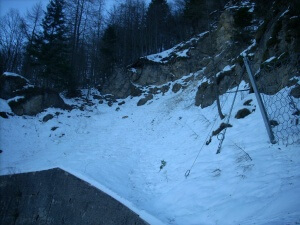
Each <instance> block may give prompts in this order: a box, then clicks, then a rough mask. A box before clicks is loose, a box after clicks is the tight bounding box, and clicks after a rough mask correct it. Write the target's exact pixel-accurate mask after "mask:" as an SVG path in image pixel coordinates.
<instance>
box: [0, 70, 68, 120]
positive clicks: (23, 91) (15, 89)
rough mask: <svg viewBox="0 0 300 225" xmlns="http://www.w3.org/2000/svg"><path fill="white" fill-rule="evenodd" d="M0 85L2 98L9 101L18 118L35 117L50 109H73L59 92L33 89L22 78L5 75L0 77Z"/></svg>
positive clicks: (14, 75)
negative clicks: (24, 116)
mask: <svg viewBox="0 0 300 225" xmlns="http://www.w3.org/2000/svg"><path fill="white" fill-rule="evenodd" d="M0 85H1V96H0V97H1V98H3V99H6V100H8V102H9V103H8V104H9V106H10V108H11V110H12V111H13V112H14V113H15V114H16V115H18V116H21V115H30V116H33V115H36V114H37V113H40V112H42V111H44V110H45V109H46V108H49V107H54V108H61V109H71V107H70V106H68V105H66V104H65V102H64V101H63V100H62V98H61V97H60V96H59V94H58V93H57V92H55V91H52V90H46V89H42V88H37V87H33V86H32V85H30V84H29V82H28V81H27V80H26V79H25V78H24V77H22V76H19V75H16V74H10V73H4V74H3V75H2V76H0Z"/></svg>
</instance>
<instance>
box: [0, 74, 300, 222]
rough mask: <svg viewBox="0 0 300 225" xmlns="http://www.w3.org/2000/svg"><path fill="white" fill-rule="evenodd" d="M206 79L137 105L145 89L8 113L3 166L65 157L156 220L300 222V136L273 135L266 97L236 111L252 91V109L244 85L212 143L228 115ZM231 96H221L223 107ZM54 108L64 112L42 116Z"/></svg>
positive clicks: (2, 125) (24, 166)
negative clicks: (119, 100)
mask: <svg viewBox="0 0 300 225" xmlns="http://www.w3.org/2000/svg"><path fill="white" fill-rule="evenodd" d="M190 76H194V75H193V74H191V75H190ZM185 78H186V77H185ZM196 80H197V78H196ZM200 82H201V80H199V81H194V82H193V83H191V85H189V87H188V88H186V89H184V90H181V91H179V92H178V93H176V94H174V93H172V92H171V91H169V92H167V93H165V94H164V96H162V95H161V94H158V95H155V97H154V99H153V101H152V102H148V104H147V105H144V106H142V107H137V106H136V103H137V101H138V100H139V99H138V98H132V99H130V98H128V99H126V100H125V102H126V103H125V104H122V105H117V104H115V105H113V106H112V107H109V106H107V105H106V104H101V105H98V104H95V105H93V106H86V107H85V111H80V110H73V111H71V112H67V111H60V110H56V109H49V110H48V111H47V112H44V113H41V114H39V115H37V116H36V117H17V116H14V117H9V119H3V118H0V139H1V140H0V149H1V150H3V152H2V153H1V154H0V160H1V161H0V173H1V174H12V173H21V172H27V171H36V170H43V169H48V168H53V167H61V168H63V169H65V170H67V171H69V172H71V173H73V174H75V175H77V176H79V177H80V178H82V179H84V180H86V181H88V182H90V183H92V184H93V185H95V186H97V187H98V188H100V189H102V190H104V191H105V192H108V193H109V194H111V195H112V196H113V197H115V198H117V199H119V200H121V201H122V202H123V203H125V204H126V205H128V206H129V207H130V208H132V209H133V210H134V211H136V212H137V213H139V214H141V216H142V218H144V219H145V220H147V221H148V222H149V223H150V224H154V225H156V224H182V225H191V224H296V223H300V211H299V208H300V153H299V145H298V146H297V145H293V146H287V147H286V146H282V145H277V144H276V145H271V144H270V143H269V142H268V136H267V132H266V131H265V129H264V125H263V121H262V118H261V115H260V112H259V109H258V107H256V110H255V111H254V112H253V113H252V114H250V115H249V116H248V117H246V118H244V119H239V120H238V119H235V118H234V115H235V113H236V112H237V111H238V110H239V109H241V108H245V106H244V105H243V103H244V102H245V101H246V100H249V99H253V101H252V103H251V104H252V106H247V107H248V108H249V109H254V108H255V106H254V105H256V101H255V98H254V95H253V94H245V93H243V92H241V93H239V94H238V96H237V100H236V102H235V106H234V109H233V115H232V119H231V120H230V123H231V124H232V125H233V127H232V128H228V130H227V133H226V138H225V141H224V143H223V147H222V150H221V153H220V154H216V150H217V146H218V144H219V141H218V139H217V138H216V137H213V138H212V142H211V143H210V144H209V145H205V144H204V143H205V142H206V140H207V137H208V136H209V135H210V134H211V131H212V130H216V129H217V128H218V127H219V125H220V123H221V121H220V120H219V118H218V116H217V109H216V106H215V104H214V105H213V106H211V107H207V108H205V109H200V108H198V107H195V106H194V96H195V93H196V91H197V87H198V85H199V84H200ZM242 86H243V84H241V87H242ZM233 97H234V94H232V93H229V94H225V95H223V96H222V97H221V103H222V104H224V107H223V111H224V113H225V114H228V112H229V109H230V106H231V103H232V100H233ZM69 101H70V102H72V103H73V104H74V103H75V102H74V101H73V100H72V101H71V100H69ZM93 101H94V102H96V100H93ZM1 107H5V102H4V101H1ZM117 108H119V109H117ZM116 109H117V110H116ZM55 112H60V113H61V114H59V115H58V116H55V117H54V118H53V119H52V120H49V121H48V122H42V118H43V117H44V116H45V115H46V114H48V113H53V114H54V113H55ZM197 156H198V158H196V157H197ZM195 159H196V161H195ZM162 161H164V162H166V164H165V165H163V164H162ZM194 161H195V163H194ZM193 163H194V165H193ZM192 165H193V167H192V168H191V166H192ZM160 168H162V169H160ZM189 169H191V172H190V175H189V176H188V177H187V178H186V177H185V173H186V171H187V170H189Z"/></svg>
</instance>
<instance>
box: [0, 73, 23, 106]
mask: <svg viewBox="0 0 300 225" xmlns="http://www.w3.org/2000/svg"><path fill="white" fill-rule="evenodd" d="M28 84H29V82H28V80H27V79H26V78H24V77H22V76H20V75H18V74H14V73H8V72H5V73H3V74H2V75H1V76H0V98H2V99H5V100H7V99H10V98H13V97H15V96H17V94H16V92H17V91H18V90H21V89H23V88H24V86H26V85H28Z"/></svg>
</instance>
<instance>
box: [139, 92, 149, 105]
mask: <svg viewBox="0 0 300 225" xmlns="http://www.w3.org/2000/svg"><path fill="white" fill-rule="evenodd" d="M151 99H153V95H152V94H149V95H147V96H146V97H145V98H141V99H140V100H139V101H138V103H137V106H141V105H145V104H146V103H147V102H148V101H149V100H151Z"/></svg>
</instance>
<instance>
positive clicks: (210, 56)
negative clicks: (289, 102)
mask: <svg viewBox="0 0 300 225" xmlns="http://www.w3.org/2000/svg"><path fill="white" fill-rule="evenodd" d="M278 2H280V1H275V2H274V4H269V5H270V7H272V8H271V10H269V12H268V13H266V14H262V13H261V12H260V11H259V10H260V9H259V6H258V4H263V3H259V2H256V3H254V1H253V2H251V1H230V2H229V3H228V4H227V5H226V7H225V8H224V10H223V12H222V13H221V14H220V17H219V20H218V21H216V23H215V24H216V25H215V26H213V27H212V28H211V30H210V31H206V32H203V33H202V34H199V35H197V36H195V37H194V38H192V39H190V40H189V41H186V42H182V43H180V44H178V45H176V46H175V47H173V48H172V49H169V50H166V51H164V52H161V53H158V54H153V55H149V56H146V57H142V58H140V59H139V60H137V61H136V62H135V63H133V64H132V65H130V66H129V67H128V68H127V70H126V71H121V70H116V72H115V73H114V74H113V76H112V77H111V79H110V80H109V81H108V82H107V84H106V85H104V86H103V87H102V88H101V91H102V93H105V94H108V93H109V94H113V95H114V96H116V98H125V97H127V96H129V95H134V93H136V92H138V93H139V95H140V94H141V93H142V92H143V91H142V90H143V88H142V87H145V86H150V85H156V86H162V85H164V84H166V83H167V82H169V81H175V80H178V79H180V78H181V77H183V76H184V75H187V74H190V73H195V72H197V71H200V70H203V75H202V77H201V76H199V77H198V79H201V78H203V77H206V78H207V80H208V82H207V83H205V84H203V83H202V84H200V86H199V88H198V93H197V95H196V98H195V104H196V105H197V106H201V107H207V106H209V105H211V104H213V102H214V101H215V100H216V96H217V95H218V94H216V93H217V92H219V94H224V93H225V92H226V91H227V90H228V89H231V88H233V87H234V86H236V85H237V84H239V83H240V81H241V80H245V81H246V82H247V83H249V79H248V76H247V74H246V72H245V69H244V63H243V55H245V54H247V55H248V57H249V58H250V60H251V66H252V69H253V72H254V73H255V74H256V79H257V82H258V86H259V88H261V87H265V86H274V88H271V90H262V92H263V93H266V94H274V93H277V92H278V91H279V90H281V89H282V88H284V87H286V86H289V87H291V86H292V85H296V86H297V84H295V83H293V82H292V81H291V79H292V78H293V76H300V74H299V69H298V68H299V59H300V58H299V52H300V33H299V26H300V16H299V15H298V14H299V13H298V12H297V9H296V8H297V7H296V5H297V2H296V1H295V0H293V1H290V2H289V4H286V5H285V4H283V5H282V4H281V5H280V4H279V3H278ZM297 13H298V14H297ZM270 59H272V60H270ZM297 63H298V64H297ZM269 68H276V70H273V71H276V72H275V73H277V74H274V72H270V70H268V69H269ZM274 77H275V78H276V79H274ZM272 82H273V83H274V85H272ZM279 82H280V83H279ZM266 84H267V85H266ZM275 86H276V87H275ZM296 86H295V87H293V88H294V89H293V92H292V93H293V96H299V93H298V91H297V90H298V89H297V87H296ZM152 89H153V88H152ZM179 89H180V87H179V86H176V87H174V90H173V91H174V92H177V91H178V90H179ZM137 90H138V91H137ZM144 92H145V91H144ZM149 93H150V92H149ZM144 94H147V93H144ZM151 94H154V93H151Z"/></svg>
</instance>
